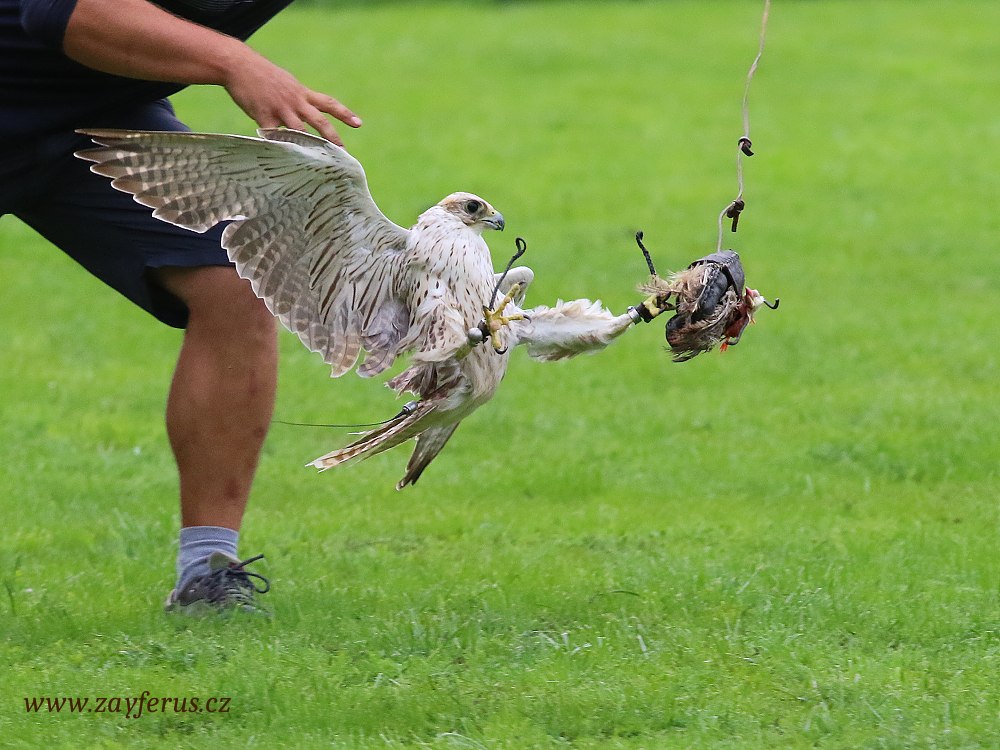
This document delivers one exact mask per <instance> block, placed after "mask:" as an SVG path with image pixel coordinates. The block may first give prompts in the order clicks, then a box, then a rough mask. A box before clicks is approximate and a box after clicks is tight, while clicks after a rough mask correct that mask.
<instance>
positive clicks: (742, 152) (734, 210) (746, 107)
mask: <svg viewBox="0 0 1000 750" xmlns="http://www.w3.org/2000/svg"><path fill="white" fill-rule="evenodd" d="M770 15H771V0H764V13H763V15H762V16H761V21H760V44H759V46H758V48H757V56H756V57H755V58H754V59H753V62H752V63H751V64H750V69H749V70H748V71H747V79H746V84H745V85H744V87H743V136H742V137H741V138H740V139H739V141H737V144H736V188H737V193H736V197H735V198H734V199H733V200H732V201H731V202H730V203H729V204H728V205H727V206H726V207H725V208H724V209H722V213H721V214H719V242H718V245H717V246H716V250H717V251H721V250H722V222H723V220H724V219H732V222H733V225H732V231H734V232H735V231H736V225H737V224H738V223H739V220H740V212H742V211H743V209H744V208H746V201H744V200H743V188H744V184H743V157H744V156H753V151H751V150H750V147H751V145H752V143H751V141H750V82H751V81H753V77H754V74H755V73H756V72H757V66H758V65H759V64H760V59H761V57H763V55H764V42H765V41H766V39H767V21H768V18H769V17H770Z"/></svg>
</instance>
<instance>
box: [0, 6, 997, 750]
mask: <svg viewBox="0 0 1000 750" xmlns="http://www.w3.org/2000/svg"><path fill="white" fill-rule="evenodd" d="M760 10H761V4H759V3H750V2H736V1H735V0H732V1H724V0H720V1H719V2H708V3H702V2H688V1H681V2H670V3H653V2H592V3H571V2H558V1H554V2H545V3H485V2H484V3H472V4H469V3H462V4H459V3H438V2H432V3H419V4H417V3H414V4H408V3H377V4H359V3H344V4H340V3H338V4H335V5H325V4H319V3H314V4H312V5H309V4H307V5H304V6H303V7H298V6H296V7H293V8H292V9H290V10H289V11H287V12H285V13H283V14H282V15H281V16H279V17H278V18H277V19H276V20H275V21H274V22H273V23H272V24H271V25H270V26H268V27H267V28H266V29H264V30H263V31H262V32H261V33H260V34H259V35H258V36H257V37H255V39H254V45H255V46H256V47H257V48H258V49H260V50H261V51H262V52H264V53H265V54H267V55H269V56H270V57H271V58H272V59H275V60H276V61H279V62H280V63H281V64H282V65H284V66H285V67H287V68H289V69H290V70H292V71H294V72H295V73H296V74H297V75H299V76H300V77H301V78H302V79H303V81H304V82H306V83H307V84H308V85H310V86H313V87H315V88H318V89H321V90H324V91H329V92H330V93H332V94H333V95H335V96H337V97H338V98H339V99H341V100H342V101H344V102H345V103H347V104H348V105H350V106H351V107H352V108H353V109H354V110H355V111H357V112H358V113H359V114H360V115H361V116H362V117H363V118H364V120H365V126H364V127H363V128H362V129H361V130H359V131H356V132H355V131H350V132H348V131H349V129H347V128H343V129H342V135H344V137H345V140H346V141H347V144H348V147H349V149H350V150H351V151H352V153H354V154H355V155H356V156H357V157H358V158H359V159H360V160H361V161H362V163H363V164H365V166H366V169H367V171H368V175H369V181H370V185H371V189H372V193H373V195H374V197H375V199H376V201H377V202H378V203H379V205H380V207H381V208H382V209H383V211H384V212H385V213H386V214H387V215H388V216H389V217H390V218H392V219H394V220H395V221H397V222H398V223H401V224H409V223H412V221H413V220H415V218H416V216H417V214H418V213H420V212H421V211H422V210H423V209H424V208H426V207H427V206H429V205H430V204H432V203H434V202H436V201H437V200H439V199H440V198H441V197H442V196H444V195H446V194H447V193H450V192H452V191H454V190H470V191H473V192H477V193H479V194H481V195H483V196H484V197H485V198H487V199H488V200H489V201H490V202H492V203H493V204H494V205H495V206H496V207H497V208H498V209H499V210H501V211H502V212H503V213H504V215H505V217H506V218H507V220H508V230H507V232H505V233H504V234H503V235H494V236H492V237H490V238H489V241H490V243H491V246H492V248H493V251H494V257H495V258H496V260H497V263H498V265H499V264H501V263H503V262H505V261H506V259H507V257H509V254H510V253H511V252H512V251H513V238H514V236H523V237H525V238H526V239H527V241H528V255H527V256H526V257H525V258H524V260H525V261H526V262H527V263H528V264H529V265H531V266H532V267H533V268H534V270H535V272H536V283H535V285H533V287H532V290H531V298H530V300H529V301H530V302H531V303H533V304H541V303H549V302H551V301H552V300H553V299H555V298H556V297H563V298H570V297H578V296H588V297H600V298H601V299H602V300H604V301H605V302H606V303H607V304H608V305H609V306H611V307H612V309H615V310H621V309H623V308H624V307H625V306H626V305H628V304H632V303H634V302H635V301H636V300H637V295H636V293H635V292H634V290H633V287H634V284H635V283H636V282H637V281H638V280H640V279H641V278H642V276H643V274H644V270H645V268H644V264H643V262H642V259H641V256H640V255H639V254H638V252H637V250H636V249H635V246H634V241H633V239H632V235H633V234H634V232H635V231H636V230H637V229H642V230H644V231H645V234H646V243H647V246H648V247H649V248H650V249H651V251H652V252H653V255H654V258H655V259H656V260H657V262H658V265H659V266H660V268H661V269H669V268H677V267H679V266H682V265H685V264H686V263H687V262H689V261H690V260H692V259H693V258H695V257H698V256H700V255H702V254H704V253H706V252H709V251H711V250H712V249H714V245H715V236H716V224H715V222H716V217H717V215H718V212H719V211H720V210H721V209H722V208H723V207H724V206H725V205H726V204H727V203H728V201H729V200H730V199H731V198H732V197H733V195H734V194H735V189H736V185H735V169H734V149H735V141H736V139H737V138H738V137H739V135H741V134H742V127H741V122H740V113H739V102H740V97H741V96H742V91H743V80H744V75H745V73H746V69H747V66H748V65H749V62H750V60H751V59H752V58H753V55H754V53H755V52H756V49H757V32H758V26H759V20H760ZM998 24H1000V6H997V5H996V4H995V3H991V2H984V1H974V0H962V1H960V2H947V3H946V2H943V1H940V0H938V1H931V0H917V1H915V2H894V1H889V0H882V1H880V2H871V3H864V4H861V3H852V2H836V1H833V0H831V1H829V2H825V1H824V2H780V1H779V2H777V3H775V7H774V11H773V14H772V18H771V25H770V29H769V38H768V46H767V50H766V52H765V56H764V59H763V61H762V64H761V68H760V71H759V73H758V76H757V78H756V79H755V81H754V84H753V88H752V91H751V97H750V104H751V125H752V133H751V134H752V137H753V141H754V150H755V152H756V153H757V155H756V156H755V157H754V158H752V159H749V160H748V161H747V162H746V164H745V167H746V180H747V193H746V199H747V209H746V212H745V213H744V215H743V218H742V219H741V222H740V231H739V233H738V234H736V235H729V234H727V237H726V241H727V244H731V246H732V247H734V248H735V249H736V250H738V251H739V252H740V253H741V254H742V256H743V258H744V262H745V265H746V268H747V277H748V282H749V283H750V284H751V285H752V286H756V287H757V288H759V289H760V290H761V291H762V292H763V293H764V294H765V295H767V296H769V297H775V296H777V297H781V299H782V307H781V309H780V310H779V311H778V312H776V313H770V312H768V311H765V313H764V314H761V315H760V319H759V323H758V325H757V326H755V327H754V328H753V329H751V330H749V331H748V332H747V334H746V335H745V337H744V340H743V342H742V343H741V345H740V346H739V347H737V348H735V349H732V350H731V351H729V352H727V353H726V354H724V355H719V354H718V353H714V354H711V355H707V356H702V357H699V358H698V359H696V360H694V361H693V362H690V363H688V364H685V365H673V364H671V363H670V362H669V358H668V357H667V356H666V355H665V354H664V353H663V352H662V351H661V348H662V344H663V341H662V328H661V327H659V326H648V327H645V328H642V329H639V330H636V331H634V332H632V333H630V334H628V335H627V336H625V337H624V338H623V339H622V340H621V341H619V342H618V343H616V344H615V346H614V347H613V348H612V349H610V350H609V351H607V352H605V353H603V354H601V355H599V356H596V357H591V358H583V359H580V360H576V361H572V362H567V363H562V364H557V365H541V364H537V363H532V362H529V361H527V359H526V358H524V357H523V356H517V357H515V358H514V361H513V363H512V366H511V369H510V371H509V374H508V377H507V380H506V381H505V382H504V384H503V386H502V387H501V389H500V391H499V392H498V395H497V397H496V398H495V399H494V401H493V402H492V403H491V404H490V405H488V406H487V407H485V408H484V409H482V410H480V411H479V412H477V413H476V414H475V415H474V416H473V417H472V418H470V419H469V420H467V421H466V423H465V424H464V426H463V427H462V429H461V430H459V431H458V433H456V436H455V438H454V439H453V441H452V442H451V443H450V444H449V446H448V448H447V449H446V450H445V452H444V453H443V454H442V456H441V457H440V458H439V459H437V461H436V462H435V463H434V465H433V466H431V468H430V469H429V470H428V472H427V473H426V474H425V476H424V477H423V478H422V479H421V482H420V484H418V485H417V486H416V487H415V488H411V489H407V490H406V491H404V492H402V493H396V492H395V491H394V490H393V489H392V486H393V483H394V482H395V480H396V479H397V478H398V477H399V476H400V475H401V473H402V470H403V466H404V464H405V458H406V453H405V451H402V450H399V451H394V452H391V453H389V454H387V455H384V456H381V457H379V458H377V459H374V460H372V461H369V462H366V463H364V464H362V465H359V466H356V467H351V468H348V469H344V470H338V471H335V472H331V473H327V474H324V475H321V476H317V475H314V474H313V473H312V472H311V471H306V470H304V469H302V468H301V465H302V464H303V463H304V462H305V461H306V460H308V459H311V458H313V457H314V456H316V455H319V454H320V453H322V452H325V451H326V450H328V449H330V448H332V447H334V446H336V445H339V444H341V443H342V442H343V441H344V440H346V436H345V435H344V434H342V433H341V432H335V431H334V432H328V431H322V430H310V429H304V428H292V427H286V426H281V425H276V426H275V427H274V429H273V431H272V434H271V437H270V439H269V441H268V444H267V448H266V453H265V456H264V459H263V461H262V465H261V469H260V474H259V481H258V483H257V489H256V493H255V497H254V500H253V502H252V504H251V509H250V513H249V515H248V518H247V522H246V525H245V528H244V534H243V544H242V547H243V550H244V551H245V552H246V553H247V554H255V553H257V552H264V553H266V554H267V556H268V558H267V563H266V571H265V572H266V573H267V574H268V575H269V576H270V577H271V578H272V579H273V581H274V584H275V589H274V591H273V593H271V594H269V595H268V597H267V598H268V600H269V601H270V603H271V604H272V606H273V607H274V608H275V610H276V616H275V618H274V620H273V622H270V623H243V622H230V623H218V622H194V623H190V622H177V621H174V620H170V619H168V618H164V616H163V615H162V614H161V613H160V610H159V607H160V602H161V600H162V598H163V596H165V594H166V592H167V590H168V588H169V585H170V578H171V575H172V565H173V545H174V543H175V542H174V540H175V534H176V528H175V527H176V509H175V507H174V503H175V493H176V487H175V485H176V479H175V477H174V474H173V466H172V462H171V461H170V458H169V453H168V450H167V446H166V440H165V436H164V434H163V427H162V425H161V420H160V412H161V411H162V407H163V402H164V398H165V393H166V387H167V384H168V382H169V377H170V373H171V369H172V366H173V360H174V357H175V354H176V348H177V344H178V342H179V334H178V333H177V332H175V331H169V330H165V329H163V328H161V327H159V326H158V325H157V324H156V323H155V322H154V321H152V320H150V319H148V318H147V317H146V316H144V314H143V313H141V312H138V311H135V310H133V309H131V308H130V307H129V306H128V305H127V304H126V303H124V302H122V301H120V300H118V299H116V298H115V297H114V296H113V295H110V294H107V293H105V291H104V290H103V289H101V288H100V284H99V283H98V282H96V281H94V280H92V279H90V278H88V277H86V276H85V275H84V274H83V273H82V272H80V271H79V270H78V269H76V268H75V267H73V264H72V263H71V262H70V261H68V260H67V259H65V258H63V257H62V256H61V255H60V254H59V253H58V252H57V251H55V250H53V249H52V248H50V247H48V246H47V245H46V244H45V243H44V242H43V241H41V240H40V239H38V238H37V237H36V236H34V235H33V234H32V233H31V232H30V231H29V230H27V229H26V228H24V227H23V226H22V225H20V224H19V223H18V222H16V221H15V220H12V219H10V218H9V217H8V218H6V219H4V220H3V221H0V248H2V252H0V280H2V282H3V301H2V302H0V309H2V310H3V312H4V314H5V316H6V320H7V325H6V326H5V331H4V334H3V347H2V351H3V354H2V355H0V356H2V360H0V361H2V362H3V367H2V368H0V393H2V394H3V396H2V401H0V403H2V406H0V415H2V420H0V507H2V508H3V510H4V511H5V513H6V515H7V516H8V518H9V521H8V523H7V524H5V528H4V530H3V532H2V537H0V538H2V545H0V579H2V581H3V583H4V589H5V594H4V592H0V630H2V632H3V634H4V639H3V643H2V645H0V650H2V653H3V663H4V664H5V665H6V666H7V670H6V676H5V680H4V682H5V686H4V688H3V690H2V691H0V694H2V696H3V707H2V709H0V731H2V733H3V736H4V737H5V742H9V743H10V744H11V746H13V747H36V746H37V745H38V744H39V742H40V741H45V742H46V744H48V745H50V746H51V747H69V746H73V747H78V746H81V745H82V746H87V747H142V746H149V747H159V746H163V747H167V746H169V747H203V746H205V745H206V744H208V743H212V744H214V745H216V746H219V747H229V746H239V747H320V746H335V747H442V748H445V747H490V748H492V747H509V748H527V747H582V748H589V747H593V748H598V747H599V748H661V747H691V748H701V747H720V748H723V747H725V748H751V747H760V748H765V747H767V748H770V747H828V748H843V747H852V748H853V747H873V748H874V747H886V748H896V747H949V748H951V747H955V748H959V747H961V748H971V747H983V748H988V747H995V746H997V744H998V743H1000V690H998V688H997V683H998V681H997V674H998V652H1000V638H998V627H1000V602H998V600H1000V564H998V562H997V554H996V550H997V548H998V542H1000V533H998V528H1000V527H998V520H1000V513H998V508H1000V503H998V489H997V488H998V469H997V456H998V448H1000V437H998V435H1000V431H998V429H997V425H998V423H1000V406H998V402H997V398H996V395H997V385H996V382H997V355H996V349H995V345H994V342H993V341H992V331H991V324H992V320H993V318H994V316H995V313H996V310H997V309H1000V308H998V290H997V282H996V279H997V278H998V272H1000V267H998V266H1000V262H998V259H997V253H996V252H995V243H996V237H997V231H998V229H1000V218H998V214H997V212H996V211H995V210H994V209H993V207H992V202H993V200H994V196H995V195H996V193H997V188H998V184H1000V179H998V173H1000V101H998V99H997V97H996V91H997V90H1000V89H998V84H1000V66H998V65H997V61H998V57H997V54H998V52H997V44H996V32H995V29H996V28H997V27H998ZM176 105H177V108H178V110H179V112H180V113H181V114H182V116H183V117H185V118H186V120H187V121H188V122H189V123H190V124H191V125H192V126H193V127H194V128H195V129H199V130H211V131H221V132H238V133H249V132H252V124H251V123H250V122H249V121H248V120H247V119H246V118H245V116H243V115H242V114H241V113H240V112H239V111H238V110H237V109H236V108H235V107H234V106H233V105H232V104H231V103H230V102H229V101H228V99H227V98H226V97H225V96H224V94H223V93H222V92H220V91H217V90H210V89H198V90H190V91H187V92H185V93H183V94H182V95H180V96H178V97H177V98H176ZM282 345H283V362H282V370H281V379H282V380H281V386H280V393H279V403H278V409H277V416H278V417H279V418H283V419H288V420H314V421H332V422H352V421H368V420H370V419H373V418H374V419H378V418H382V417H384V416H388V415H389V414H391V413H393V412H394V410H395V408H396V404H395V403H394V402H393V401H392V399H391V394H390V393H389V392H388V391H385V390H384V389H381V388H378V387H376V386H375V385H373V384H372V383H370V382H365V381H361V380H360V379H357V378H354V377H353V376H352V377H347V378H344V379H342V380H340V381H330V380H329V379H328V378H327V376H326V371H325V368H324V367H323V365H322V364H321V363H320V362H319V361H318V360H317V358H316V357H315V355H311V354H309V353H308V352H305V351H300V348H301V347H300V346H299V345H298V343H297V341H295V340H293V338H292V337H291V336H284V337H283V339H282ZM489 436H492V440H493V441H495V444H496V445H500V446H504V447H506V448H508V449H509V450H508V451H507V452H500V451H496V450H492V449H491V448H490V446H491V444H489V443H487V439H488V437H489ZM144 689H149V690H153V691H154V692H156V691H158V692H160V693H162V694H163V695H181V696H183V695H200V696H207V695H230V696H232V697H233V713H232V714H231V715H229V716H226V717H221V716H208V715H204V714H197V715H171V714H164V715H156V716H153V715H148V716H144V717H142V718H140V719H125V718H123V717H112V716H96V715H92V716H69V715H58V716H56V715H27V714H26V713H25V712H24V711H23V698H24V697H26V696H29V695H82V696H87V695H90V696H99V695H114V694H120V695H135V694H138V693H140V692H141V691H142V690H144Z"/></svg>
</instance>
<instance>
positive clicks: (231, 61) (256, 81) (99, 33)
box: [63, 0, 361, 146]
mask: <svg viewBox="0 0 1000 750" xmlns="http://www.w3.org/2000/svg"><path fill="white" fill-rule="evenodd" d="M63 51H64V52H65V53H66V55H67V56H68V57H70V58H72V59H73V60H76V61H77V62H79V63H82V64H83V65H86V66H87V67H89V68H94V69H95V70H100V71H103V72H105V73H114V74H115V75H121V76H126V77H129V78H141V79H145V80H150V81H166V82H171V83H184V84H197V83H203V84H214V85H218V86H223V87H225V89H226V91H227V92H228V93H229V95H230V96H231V97H232V99H233V101H234V102H236V104H237V105H239V107H240V109H242V110H243V111H244V112H246V113H247V114H248V115H249V116H250V117H251V118H253V120H254V121H255V122H256V123H257V124H258V125H260V126H261V127H277V126H280V125H284V126H285V127H289V128H295V129H296V130H307V129H308V127H310V126H311V127H313V128H315V129H316V131H317V132H318V133H319V134H320V135H322V136H323V137H324V138H326V139H327V140H329V141H333V142H334V143H336V144H338V145H340V146H343V143H342V142H341V140H340V136H338V135H337V131H336V129H335V128H334V127H333V125H331V124H330V120H329V119H328V117H327V115H331V116H333V117H335V118H336V119H338V120H340V121H341V122H343V123H345V124H346V125H349V126H351V127H354V128H356V127H360V125H361V119H360V118H359V117H358V116H357V115H356V114H354V113H353V112H352V111H351V110H349V109H348V108H347V107H345V106H344V105H343V104H341V103H340V102H339V101H337V100H336V99H334V98H333V97H332V96H329V95H327V94H323V93H321V92H318V91H313V90H312V89H310V88H308V87H306V86H305V85H303V84H302V83H300V82H299V81H298V80H297V79H296V78H295V76H293V75H292V74H291V73H289V72H288V71H287V70H284V69H283V68H280V67H278V66H277V65H275V64H274V63H272V62H271V61H270V60H268V59H267V58H265V57H264V56H262V55H260V54H259V53H257V52H255V51H254V50H253V49H251V48H250V47H248V46H247V45H246V44H244V43H243V42H241V41H240V40H239V39H235V38H233V37H231V36H227V35H226V34H221V33H219V32H217V31H213V30H212V29H208V28H205V27H204V26H200V25H198V24H195V23H191V22H190V21H186V20H184V19H182V18H178V17H177V16H174V15H172V14H170V13H168V12H166V11H164V10H162V9H160V8H158V7H156V6H155V5H152V4H150V3H148V2H146V0H118V2H114V3H109V2H107V0H78V2H77V5H76V8H75V9H74V11H73V15H72V16H70V20H69V25H68V26H67V27H66V36H65V38H64V40H63Z"/></svg>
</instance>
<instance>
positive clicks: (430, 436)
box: [396, 422, 458, 490]
mask: <svg viewBox="0 0 1000 750" xmlns="http://www.w3.org/2000/svg"><path fill="white" fill-rule="evenodd" d="M456 429H458V422H455V423H454V424H446V425H442V426H441V427H431V428H430V429H428V430H424V431H423V432H421V433H420V434H419V435H418V436H417V447H416V448H414V449H413V454H412V455H411V456H410V460H409V461H408V462H407V464H406V474H405V475H403V478H402V479H400V480H399V482H397V484H396V489H397V490H401V489H403V488H404V487H405V486H406V485H408V484H416V483H417V480H418V479H420V475H421V474H423V473H424V469H426V468H427V465H428V464H429V463H430V462H431V461H433V460H434V457H435V456H437V454H438V453H440V452H441V449H442V448H444V444H445V443H447V442H448V438H450V437H451V434H452V433H453V432H454V431H455V430H456Z"/></svg>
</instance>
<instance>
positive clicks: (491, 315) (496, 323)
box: [483, 284, 527, 354]
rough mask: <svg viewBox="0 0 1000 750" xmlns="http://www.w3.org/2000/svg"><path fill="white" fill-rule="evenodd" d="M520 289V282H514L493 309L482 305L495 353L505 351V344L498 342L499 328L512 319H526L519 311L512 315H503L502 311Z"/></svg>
mask: <svg viewBox="0 0 1000 750" xmlns="http://www.w3.org/2000/svg"><path fill="white" fill-rule="evenodd" d="M520 291H521V285H520V284H514V286H512V287H511V288H510V291H509V292H507V294H506V295H504V298H503V299H502V300H500V304H499V305H497V307H496V309H495V310H490V309H489V308H488V307H487V306H486V305H483V319H484V320H485V321H486V328H487V330H488V331H489V332H490V343H491V344H492V345H493V350H494V351H495V352H496V353H497V354H503V353H504V352H505V351H507V348H506V347H505V346H502V345H501V342H500V329H501V328H503V327H504V326H505V325H508V324H509V323H510V322H511V321H513V320H527V318H526V317H525V316H524V315H523V314H521V313H515V314H514V315H504V314H503V311H504V309H505V308H506V307H507V305H509V304H510V303H511V301H512V300H513V299H514V297H516V296H517V295H518V294H519V293H520Z"/></svg>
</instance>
